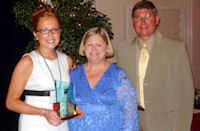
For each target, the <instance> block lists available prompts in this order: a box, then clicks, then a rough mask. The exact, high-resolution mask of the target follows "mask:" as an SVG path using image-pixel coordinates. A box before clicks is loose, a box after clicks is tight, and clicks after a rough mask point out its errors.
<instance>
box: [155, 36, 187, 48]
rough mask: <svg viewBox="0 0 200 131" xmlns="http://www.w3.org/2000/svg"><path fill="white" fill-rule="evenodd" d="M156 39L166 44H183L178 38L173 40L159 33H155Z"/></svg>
mask: <svg viewBox="0 0 200 131" xmlns="http://www.w3.org/2000/svg"><path fill="white" fill-rule="evenodd" d="M156 40H158V41H160V42H161V43H163V44H165V45H166V46H170V47H171V46H173V47H175V46H178V47H180V46H184V43H183V42H181V41H179V40H175V39H173V38H169V37H166V36H164V35H162V34H160V33H158V34H157V37H156Z"/></svg>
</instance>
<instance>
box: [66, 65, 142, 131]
mask: <svg viewBox="0 0 200 131" xmlns="http://www.w3.org/2000/svg"><path fill="white" fill-rule="evenodd" d="M70 77H71V82H72V83H74V84H75V88H76V104H77V106H78V107H80V108H81V110H82V111H83V112H84V116H83V117H82V118H73V119H70V120H69V121H68V124H69V129H70V131H123V130H124V131H138V112H137V100H136V93H135V89H134V87H133V86H132V84H131V82H130V80H129V78H128V77H127V75H126V73H125V72H124V70H122V69H121V68H120V67H118V66H116V65H114V64H110V65H109V67H108V68H107V70H106V71H105V72H104V74H103V75H102V77H101V78H100V80H99V81H98V83H97V84H96V86H95V88H94V89H92V88H91V87H90V85H89V82H88V80H87V77H86V74H85V70H84V66H83V65H81V66H79V67H77V68H75V69H73V70H72V71H71V74H70Z"/></svg>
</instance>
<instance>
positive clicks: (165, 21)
mask: <svg viewBox="0 0 200 131" xmlns="http://www.w3.org/2000/svg"><path fill="white" fill-rule="evenodd" d="M138 1H139V0H109V1H108V0H96V2H95V6H96V8H97V9H98V10H99V11H101V12H103V13H105V14H107V15H108V16H109V17H110V18H111V22H112V24H113V32H114V34H115V36H114V40H113V43H114V47H115V48H117V46H118V44H119V43H120V42H122V41H124V40H126V39H128V38H129V37H130V36H132V35H135V33H134V32H133V29H132V28H133V27H132V23H131V22H132V21H131V13H130V11H131V9H132V6H133V5H134V4H135V3H137V2H138ZM151 1H152V2H153V3H154V4H155V5H156V6H157V7H158V9H159V15H160V16H161V21H160V23H161V24H160V26H159V30H160V32H162V33H163V34H164V35H165V36H167V37H170V38H173V39H177V40H180V41H183V42H184V43H185V44H186V46H187V50H188V53H189V57H190V61H191V66H192V70H193V76H194V81H195V87H196V88H199V89H200V81H199V79H200V60H199V59H198V58H199V57H200V52H199V50H200V46H199V44H198V43H199V39H200V37H199V33H200V27H199V25H198V23H199V21H200V20H199V19H200V18H198V16H199V13H198V12H199V11H200V9H199V8H198V6H199V4H200V3H199V0H151ZM127 18H130V19H129V21H127ZM111 61H113V62H116V59H115V57H114V58H113V59H111Z"/></svg>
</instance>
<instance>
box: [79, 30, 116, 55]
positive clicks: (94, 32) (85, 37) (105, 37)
mask: <svg viewBox="0 0 200 131" xmlns="http://www.w3.org/2000/svg"><path fill="white" fill-rule="evenodd" d="M97 34H98V35H99V36H101V38H102V39H103V40H104V41H105V43H106V44H107V45H108V51H107V52H106V58H108V57H112V56H113V55H114V49H113V45H112V43H111V40H110V37H109V35H108V33H107V32H106V30H105V29H103V28H100V27H94V28H91V29H89V30H88V31H87V32H86V33H85V34H84V35H83V38H82V41H81V44H80V47H79V54H80V55H81V56H85V48H84V45H85V42H86V41H87V40H88V39H89V38H90V37H91V36H93V35H97Z"/></svg>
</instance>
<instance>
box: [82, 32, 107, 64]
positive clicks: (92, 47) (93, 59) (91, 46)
mask: <svg viewBox="0 0 200 131" xmlns="http://www.w3.org/2000/svg"><path fill="white" fill-rule="evenodd" d="M84 48H85V55H86V57H87V59H88V62H90V63H101V62H105V59H106V50H107V48H108V47H107V43H106V42H105V41H104V40H103V39H102V37H101V36H100V35H98V34H96V35H92V36H90V37H89V38H88V39H87V40H86V41H85V45H84Z"/></svg>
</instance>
